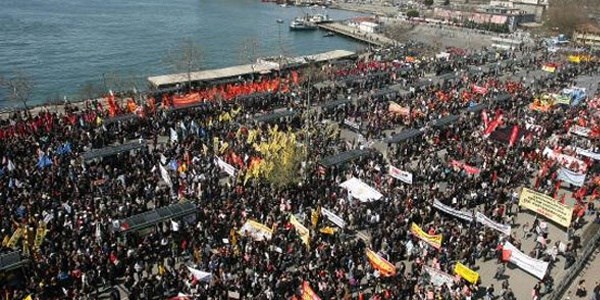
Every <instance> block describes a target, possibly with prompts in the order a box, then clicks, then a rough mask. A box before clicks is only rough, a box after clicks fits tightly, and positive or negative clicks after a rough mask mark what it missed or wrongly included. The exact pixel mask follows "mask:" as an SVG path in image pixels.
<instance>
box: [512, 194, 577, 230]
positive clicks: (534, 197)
mask: <svg viewBox="0 0 600 300" xmlns="http://www.w3.org/2000/svg"><path fill="white" fill-rule="evenodd" d="M519 206H521V207H524V208H527V209H529V210H532V211H534V212H536V213H538V214H540V215H542V216H544V217H546V218H548V219H550V220H552V221H554V222H556V223H558V224H560V225H562V226H564V227H569V225H571V217H572V216H573V208H572V207H568V206H566V205H564V204H562V203H560V202H559V201H556V200H554V199H553V198H552V197H550V196H546V195H544V194H542V193H538V192H536V191H533V190H530V189H528V188H526V187H524V188H523V190H522V191H521V197H519Z"/></svg>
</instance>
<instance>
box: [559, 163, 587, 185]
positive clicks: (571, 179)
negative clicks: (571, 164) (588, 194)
mask: <svg viewBox="0 0 600 300" xmlns="http://www.w3.org/2000/svg"><path fill="white" fill-rule="evenodd" d="M558 180H562V181H564V182H567V183H570V184H572V185H575V186H583V184H584V183H585V174H578V173H575V172H573V171H571V170H569V169H567V168H565V167H562V168H560V170H558Z"/></svg>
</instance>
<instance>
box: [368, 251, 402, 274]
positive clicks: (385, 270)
mask: <svg viewBox="0 0 600 300" xmlns="http://www.w3.org/2000/svg"><path fill="white" fill-rule="evenodd" d="M367 259H368V260H369V262H370V263H371V265H372V266H373V268H375V269H377V270H379V273H380V274H381V276H383V277H390V276H394V275H396V266H394V265H393V264H392V263H390V262H389V261H387V260H386V259H385V258H383V257H381V256H379V254H377V253H375V251H373V250H371V249H367Z"/></svg>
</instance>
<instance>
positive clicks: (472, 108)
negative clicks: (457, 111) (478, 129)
mask: <svg viewBox="0 0 600 300" xmlns="http://www.w3.org/2000/svg"><path fill="white" fill-rule="evenodd" d="M485 107H486V105H485V104H484V103H479V104H475V105H472V106H469V107H467V108H466V110H467V111H468V112H480V111H482V110H484V109H485Z"/></svg>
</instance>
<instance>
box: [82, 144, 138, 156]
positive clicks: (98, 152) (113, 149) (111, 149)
mask: <svg viewBox="0 0 600 300" xmlns="http://www.w3.org/2000/svg"><path fill="white" fill-rule="evenodd" d="M145 148H146V141H141V142H139V141H133V142H128V143H125V144H121V145H114V146H108V147H104V148H102V149H92V150H89V151H87V152H85V153H83V154H82V155H81V156H82V157H83V159H84V160H86V161H87V160H92V159H95V158H101V157H107V156H111V155H115V154H119V153H123V152H127V151H131V150H137V149H145Z"/></svg>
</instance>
